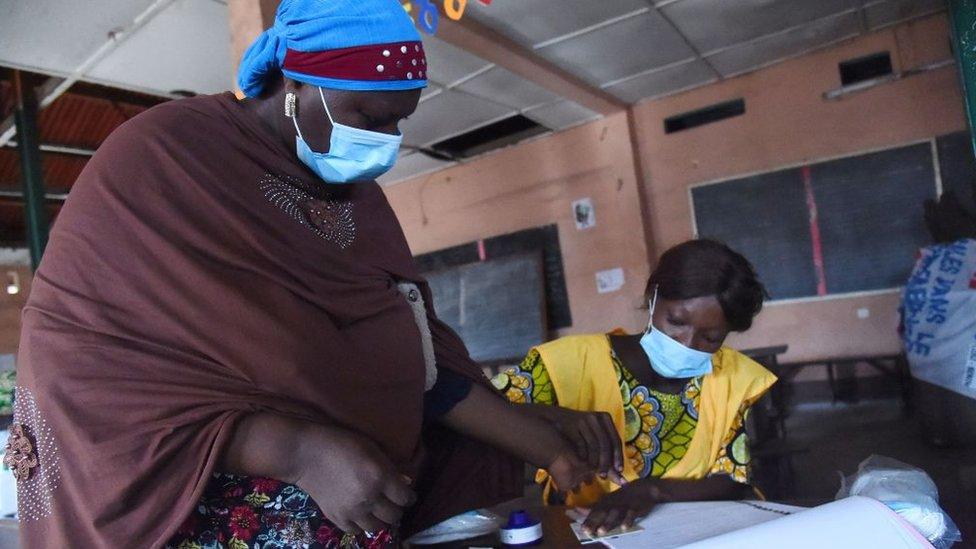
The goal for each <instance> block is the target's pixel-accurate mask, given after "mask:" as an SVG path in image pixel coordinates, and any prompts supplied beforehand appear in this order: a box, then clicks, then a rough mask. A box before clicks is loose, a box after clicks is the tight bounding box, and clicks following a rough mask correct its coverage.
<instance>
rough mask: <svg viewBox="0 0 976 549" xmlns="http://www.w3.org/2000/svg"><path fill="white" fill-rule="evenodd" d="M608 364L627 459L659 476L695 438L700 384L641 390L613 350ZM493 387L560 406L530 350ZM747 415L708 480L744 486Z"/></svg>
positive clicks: (644, 473)
mask: <svg viewBox="0 0 976 549" xmlns="http://www.w3.org/2000/svg"><path fill="white" fill-rule="evenodd" d="M611 360H612V362H613V366H614V369H615V370H616V373H617V383H618V384H619V385H620V395H621V397H622V399H623V402H624V430H625V433H624V451H625V454H626V457H627V459H629V460H630V461H631V464H632V465H633V466H634V469H635V470H636V471H638V472H639V473H640V477H641V478H646V477H660V476H662V475H664V473H665V472H667V470H668V469H669V468H670V467H671V466H673V465H674V464H675V463H677V462H678V461H679V460H680V459H681V458H682V457H684V455H685V452H686V451H687V450H688V445H689V444H690V443H691V438H692V436H694V434H695V427H696V426H697V425H698V400H699V397H700V395H701V383H702V380H701V378H700V377H697V378H693V379H691V380H690V381H689V382H688V384H687V385H685V388H684V390H683V391H682V392H681V393H680V394H669V393H664V392H660V391H656V390H654V389H651V388H648V387H646V386H644V385H641V384H640V382H639V381H637V379H636V378H635V377H634V375H633V374H631V372H630V371H629V370H627V369H626V368H624V366H623V364H622V363H621V362H620V359H619V358H618V357H617V356H616V354H614V353H613V352H612V351H611ZM492 383H494V385H495V387H496V388H498V389H499V390H500V391H502V392H504V393H505V396H506V397H508V399H509V400H510V401H512V402H515V403H519V404H528V403H535V404H546V405H550V406H558V405H559V399H558V397H557V396H556V391H555V389H554V388H553V384H552V381H551V380H550V379H549V373H548V372H547V370H546V365H545V364H544V363H543V361H542V357H541V356H540V355H539V352H538V351H535V350H533V351H531V352H530V353H529V355H528V356H526V357H525V360H523V361H522V364H521V365H519V366H518V367H515V368H510V369H508V370H506V371H504V372H502V373H500V374H498V375H497V376H495V378H494V379H493V380H492ZM747 413H748V407H743V408H742V409H740V410H739V413H738V415H737V416H736V418H735V421H734V423H733V428H732V429H731V430H730V431H729V433H728V434H727V435H726V437H725V440H724V441H723V443H722V450H721V452H719V455H718V458H717V459H716V460H715V463H714V464H713V465H712V467H711V470H710V472H709V475H717V474H722V475H728V476H729V477H731V478H732V479H733V480H735V481H736V482H741V483H744V484H748V483H749V479H750V457H749V441H748V438H747V436H746V433H745V429H744V425H745V416H746V414H747Z"/></svg>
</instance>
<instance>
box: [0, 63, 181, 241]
mask: <svg viewBox="0 0 976 549" xmlns="http://www.w3.org/2000/svg"><path fill="white" fill-rule="evenodd" d="M163 101H165V99H162V98H156V97H152V96H147V95H144V94H137V93H132V92H128V91H124V90H116V89H112V88H106V87H103V86H96V85H93V84H87V83H79V84H77V85H76V86H75V87H72V88H71V90H69V91H68V92H67V93H65V94H64V95H62V96H61V97H59V98H58V99H57V100H56V101H55V102H54V103H52V104H51V105H50V106H49V107H48V108H46V109H44V110H43V111H41V113H40V115H39V116H38V130H39V133H40V137H41V143H42V144H48V145H60V146H68V147H74V148H77V149H87V150H95V149H97V148H98V147H99V146H100V145H101V144H102V142H103V141H104V140H105V138H107V137H108V136H109V134H111V133H112V132H113V131H114V130H115V128H117V127H119V125H121V124H122V123H124V122H125V121H126V120H128V119H130V118H132V117H133V116H135V115H137V114H139V113H140V112H142V111H144V110H146V109H147V108H149V107H150V106H152V105H153V104H157V103H161V102H163ZM13 108H14V98H13V94H12V87H11V85H10V83H9V82H6V81H3V82H0V113H2V114H3V116H2V118H0V120H2V119H6V118H7V117H8V116H10V115H11V114H12V113H13ZM14 139H15V140H16V137H15V138H14ZM87 162H88V157H85V156H79V155H76V154H65V153H55V152H45V151H42V152H41V170H42V172H43V173H44V185H45V189H46V190H47V191H48V192H64V191H66V190H68V189H70V188H71V186H72V185H73V184H74V182H75V180H76V179H77V178H78V175H79V174H80V173H81V171H82V169H84V167H85V164H87ZM21 188H22V182H21V172H20V152H19V151H18V150H17V149H16V148H14V147H3V148H0V190H20V189H21ZM59 207H60V205H59V204H49V205H48V210H49V211H50V214H51V216H52V219H53V216H54V215H56V213H57V211H58V209H59ZM25 240H26V239H25V237H24V216H23V203H22V201H21V200H20V199H17V198H10V197H7V198H4V199H3V200H0V244H2V245H17V244H21V243H23V242H24V241H25Z"/></svg>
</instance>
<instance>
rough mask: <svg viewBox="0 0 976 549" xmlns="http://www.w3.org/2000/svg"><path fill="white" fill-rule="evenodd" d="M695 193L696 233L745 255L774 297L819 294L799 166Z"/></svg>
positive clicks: (695, 190)
mask: <svg viewBox="0 0 976 549" xmlns="http://www.w3.org/2000/svg"><path fill="white" fill-rule="evenodd" d="M691 194H692V201H693V203H694V211H695V221H696V224H697V228H698V236H700V237H702V238H713V239H716V240H720V241H722V242H725V243H726V244H728V245H729V246H730V247H731V248H732V249H733V250H736V251H738V252H739V253H741V254H742V255H744V256H746V258H747V259H749V261H750V262H751V263H752V264H753V266H754V267H755V268H756V271H757V273H758V274H759V278H760V280H762V281H763V283H764V284H765V285H766V289H767V291H768V292H769V295H770V297H771V298H772V299H787V298H793V297H803V296H809V295H815V294H816V292H817V280H816V276H815V271H814V269H813V265H812V260H811V253H810V248H811V244H810V221H809V217H808V215H807V207H806V198H805V193H804V188H803V179H802V177H801V172H800V169H799V168H796V169H790V170H783V171H778V172H772V173H766V174H761V175H754V176H751V177H746V178H742V179H736V180H734V181H726V182H723V183H718V184H712V185H705V186H700V187H695V188H693V189H692V191H691Z"/></svg>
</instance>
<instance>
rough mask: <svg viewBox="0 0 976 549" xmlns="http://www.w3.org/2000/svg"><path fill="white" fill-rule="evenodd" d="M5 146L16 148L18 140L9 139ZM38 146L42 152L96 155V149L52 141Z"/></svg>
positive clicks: (85, 155)
mask: <svg viewBox="0 0 976 549" xmlns="http://www.w3.org/2000/svg"><path fill="white" fill-rule="evenodd" d="M4 148H8V149H16V148H17V141H8V142H7V143H6V144H5V145H4ZM38 148H39V149H41V152H46V153H55V154H67V155H70V156H84V157H92V156H95V150H94V149H89V148H87V147H74V146H71V145H55V144H51V143H41V144H40V145H38Z"/></svg>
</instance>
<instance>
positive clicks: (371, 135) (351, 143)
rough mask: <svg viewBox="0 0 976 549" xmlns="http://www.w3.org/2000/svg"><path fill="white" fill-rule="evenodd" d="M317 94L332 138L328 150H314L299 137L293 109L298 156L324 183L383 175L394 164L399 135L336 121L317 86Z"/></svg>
mask: <svg viewBox="0 0 976 549" xmlns="http://www.w3.org/2000/svg"><path fill="white" fill-rule="evenodd" d="M319 97H321V98H322V106H323V107H325V114H326V115H328V117H329V122H331V123H332V137H331V138H330V139H329V152H324V153H321V152H315V151H313V150H312V149H311V148H310V147H309V146H308V143H306V142H305V139H304V138H303V137H302V130H301V129H299V128H298V119H297V116H295V113H294V108H293V107H292V111H291V120H292V122H294V124H295V131H296V132H297V133H298V135H296V136H295V146H296V148H297V150H298V158H299V160H301V161H302V162H304V163H305V165H306V166H308V167H309V169H311V170H312V171H313V172H315V173H316V174H318V176H319V177H320V178H322V181H325V182H326V183H352V182H355V181H372V180H374V179H376V178H377V177H379V176H381V175H383V174H384V173H386V172H387V171H389V169H390V168H392V167H393V165H394V164H395V163H396V159H397V152H398V151H399V150H400V142H401V141H403V135H402V134H401V135H390V134H388V133H380V132H371V131H369V130H363V129H360V128H353V127H352V126H346V125H344V124H338V123H336V121H335V120H334V119H333V118H332V113H330V112H329V106H328V105H326V104H325V95H324V94H323V93H322V88H319Z"/></svg>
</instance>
